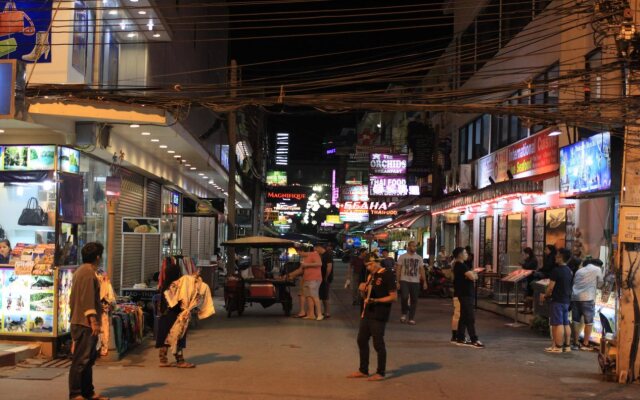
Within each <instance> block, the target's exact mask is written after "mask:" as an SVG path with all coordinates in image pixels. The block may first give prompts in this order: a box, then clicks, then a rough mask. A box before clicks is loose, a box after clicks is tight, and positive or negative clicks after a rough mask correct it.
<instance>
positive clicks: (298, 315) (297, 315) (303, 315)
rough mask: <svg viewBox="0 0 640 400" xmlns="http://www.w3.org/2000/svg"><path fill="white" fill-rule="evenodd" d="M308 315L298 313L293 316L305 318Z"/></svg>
mask: <svg viewBox="0 0 640 400" xmlns="http://www.w3.org/2000/svg"><path fill="white" fill-rule="evenodd" d="M306 316H307V314H302V315H300V314H296V315H294V316H293V318H304V317H306Z"/></svg>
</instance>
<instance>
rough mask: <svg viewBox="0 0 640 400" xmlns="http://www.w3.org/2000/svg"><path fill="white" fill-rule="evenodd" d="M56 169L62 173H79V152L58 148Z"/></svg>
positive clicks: (67, 148)
mask: <svg viewBox="0 0 640 400" xmlns="http://www.w3.org/2000/svg"><path fill="white" fill-rule="evenodd" d="M58 165H59V166H58V168H60V171H62V172H71V173H73V174H77V173H79V172H80V152H79V151H78V150H75V149H71V148H69V147H60V154H59V158H58Z"/></svg>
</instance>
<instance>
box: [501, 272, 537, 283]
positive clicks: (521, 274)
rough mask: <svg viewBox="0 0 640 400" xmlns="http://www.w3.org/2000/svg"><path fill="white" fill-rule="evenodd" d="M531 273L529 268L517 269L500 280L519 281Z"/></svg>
mask: <svg viewBox="0 0 640 400" xmlns="http://www.w3.org/2000/svg"><path fill="white" fill-rule="evenodd" d="M532 273H533V271H532V270H530V269H518V270H515V271H513V272H512V273H510V274H509V275H507V276H505V277H504V278H502V279H501V281H502V282H520V281H521V280H523V279H524V278H526V277H528V276H529V275H531V274H532Z"/></svg>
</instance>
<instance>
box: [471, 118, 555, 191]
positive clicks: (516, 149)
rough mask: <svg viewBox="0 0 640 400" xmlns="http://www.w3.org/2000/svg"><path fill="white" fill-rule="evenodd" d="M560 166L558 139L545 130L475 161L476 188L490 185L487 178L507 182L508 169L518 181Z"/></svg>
mask: <svg viewBox="0 0 640 400" xmlns="http://www.w3.org/2000/svg"><path fill="white" fill-rule="evenodd" d="M559 164H560V161H559V159H558V137H557V136H549V130H548V129H547V130H544V131H542V132H540V133H538V134H536V135H535V136H531V137H529V138H526V139H523V140H521V141H519V142H517V143H514V144H513V145H511V146H509V147H506V148H504V149H501V150H498V151H496V152H495V153H492V154H490V155H488V156H486V157H483V158H481V159H480V160H478V165H477V177H476V186H477V187H478V189H481V188H483V187H487V186H489V185H490V184H491V181H490V180H489V177H491V178H493V180H494V181H495V182H504V181H506V180H508V179H509V177H508V174H507V170H509V171H511V174H512V175H513V177H514V178H515V179H518V178H526V177H530V176H535V175H542V174H547V173H550V172H554V171H557V170H558V168H559V166H560V165H559Z"/></svg>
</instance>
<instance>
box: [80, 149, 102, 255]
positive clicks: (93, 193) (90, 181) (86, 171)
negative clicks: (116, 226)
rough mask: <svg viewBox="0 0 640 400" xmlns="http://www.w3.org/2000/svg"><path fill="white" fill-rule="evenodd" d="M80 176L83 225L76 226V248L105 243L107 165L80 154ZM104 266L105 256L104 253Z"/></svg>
mask: <svg viewBox="0 0 640 400" xmlns="http://www.w3.org/2000/svg"><path fill="white" fill-rule="evenodd" d="M80 174H82V176H83V186H84V187H83V192H84V213H85V216H84V222H85V223H84V224H82V225H79V226H78V247H79V248H82V246H84V245H85V244H86V243H89V242H100V243H103V244H106V243H107V196H106V181H107V176H109V166H108V164H106V163H104V162H102V161H100V160H97V159H95V158H93V157H90V156H87V155H85V154H82V155H81V157H80ZM104 257H105V260H104V262H103V265H105V266H106V265H107V264H106V257H107V254H106V252H105V255H104Z"/></svg>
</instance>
